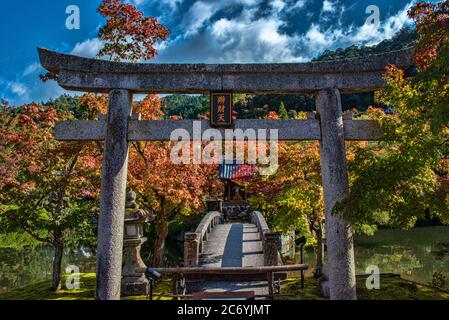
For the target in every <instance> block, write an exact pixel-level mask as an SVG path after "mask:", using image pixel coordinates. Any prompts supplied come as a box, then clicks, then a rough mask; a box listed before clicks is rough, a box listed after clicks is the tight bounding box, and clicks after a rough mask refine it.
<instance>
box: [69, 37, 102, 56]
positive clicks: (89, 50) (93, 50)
mask: <svg viewBox="0 0 449 320" xmlns="http://www.w3.org/2000/svg"><path fill="white" fill-rule="evenodd" d="M102 46H103V42H102V41H101V40H100V39H98V38H92V39H87V40H84V41H83V42H78V43H77V44H76V45H75V47H74V48H73V50H72V51H71V52H70V53H71V54H73V55H77V56H82V57H86V58H92V57H95V56H96V55H97V54H98V52H99V51H100V49H101V47H102Z"/></svg>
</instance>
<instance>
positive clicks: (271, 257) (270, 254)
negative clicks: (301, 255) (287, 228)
mask: <svg viewBox="0 0 449 320" xmlns="http://www.w3.org/2000/svg"><path fill="white" fill-rule="evenodd" d="M251 223H253V224H255V225H256V226H257V228H258V229H259V232H260V238H261V239H262V242H263V254H264V265H265V266H279V265H282V259H281V255H280V253H279V250H278V239H279V237H280V235H279V233H277V232H270V228H269V227H268V224H267V221H266V220H265V218H264V216H263V215H262V214H261V213H260V212H257V211H254V212H252V213H251Z"/></svg>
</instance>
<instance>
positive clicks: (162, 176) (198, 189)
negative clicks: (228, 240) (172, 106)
mask: <svg viewBox="0 0 449 320" xmlns="http://www.w3.org/2000/svg"><path fill="white" fill-rule="evenodd" d="M161 105H162V102H161V99H160V98H159V97H158V96H156V95H148V96H147V97H146V98H145V99H144V100H142V101H141V102H140V103H138V104H135V106H134V109H135V111H139V112H141V113H142V117H143V119H145V120H160V119H161V118H162V117H163V112H162V111H161ZM172 146H173V143H172V142H135V143H133V144H132V147H131V150H130V160H129V174H130V175H129V183H128V184H129V187H130V188H132V189H133V190H134V191H136V193H137V194H138V195H139V200H140V201H141V203H142V207H143V208H144V209H147V210H149V211H152V212H153V213H154V214H155V221H154V227H155V241H154V250H153V261H152V264H153V266H155V267H162V266H164V247H165V240H166V238H167V235H168V224H169V221H170V220H171V219H173V218H174V217H175V216H176V215H191V214H194V213H198V212H203V211H204V200H205V197H207V196H209V195H210V196H213V195H214V194H213V193H214V192H221V190H222V187H221V183H220V182H219V181H218V180H217V178H216V177H217V166H216V165H195V164H173V162H172V160H171V158H170V156H171V149H172Z"/></svg>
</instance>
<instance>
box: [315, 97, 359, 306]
mask: <svg viewBox="0 0 449 320" xmlns="http://www.w3.org/2000/svg"><path fill="white" fill-rule="evenodd" d="M316 105H317V111H318V112H319V114H320V120H321V135H322V137H321V171H322V176H323V190H324V207H325V214H326V235H327V236H326V238H327V252H328V267H329V268H328V269H329V283H330V295H331V299H333V300H355V299H357V295H356V279H355V264H354V244H353V237H352V228H351V225H350V224H349V223H348V222H347V221H345V220H344V219H343V218H342V217H340V216H338V215H335V214H333V209H334V206H335V204H336V203H337V202H339V201H341V200H343V199H344V198H345V197H346V196H347V195H348V192H349V183H348V171H347V163H346V146H345V137H344V127H343V112H342V106H341V97H340V92H339V90H338V89H327V90H321V91H320V92H319V94H318V97H317V99H316Z"/></svg>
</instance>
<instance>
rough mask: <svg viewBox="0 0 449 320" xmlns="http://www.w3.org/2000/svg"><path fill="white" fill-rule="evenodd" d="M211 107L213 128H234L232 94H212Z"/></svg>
mask: <svg viewBox="0 0 449 320" xmlns="http://www.w3.org/2000/svg"><path fill="white" fill-rule="evenodd" d="M210 106H211V111H210V121H211V126H212V127H232V126H233V125H234V120H233V112H232V109H233V100H232V93H211V95H210Z"/></svg>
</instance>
